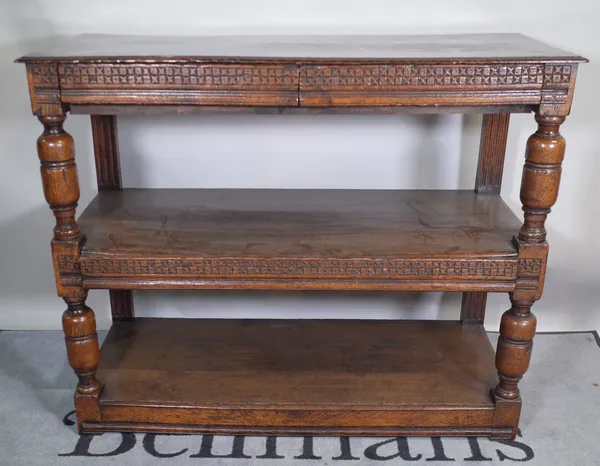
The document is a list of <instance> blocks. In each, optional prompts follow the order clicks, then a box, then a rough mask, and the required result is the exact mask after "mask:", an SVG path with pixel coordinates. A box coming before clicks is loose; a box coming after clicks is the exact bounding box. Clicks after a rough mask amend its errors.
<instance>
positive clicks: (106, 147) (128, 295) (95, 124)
mask: <svg viewBox="0 0 600 466" xmlns="http://www.w3.org/2000/svg"><path fill="white" fill-rule="evenodd" d="M90 119H91V125H92V140H93V141H94V160H95V162H96V179H97V181H98V191H120V190H122V189H123V183H122V178H121V159H120V156H119V137H118V133H117V116H116V115H92V116H91V118H90ZM109 295H110V310H111V314H112V319H113V322H114V321H130V320H134V317H135V314H134V307H133V292H132V291H131V290H109Z"/></svg>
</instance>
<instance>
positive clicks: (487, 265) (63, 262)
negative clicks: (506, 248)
mask: <svg viewBox="0 0 600 466" xmlns="http://www.w3.org/2000/svg"><path fill="white" fill-rule="evenodd" d="M538 262H539V264H538ZM58 267H59V271H60V272H61V274H62V273H64V274H70V273H74V272H75V271H77V270H78V268H80V271H81V274H82V275H83V276H136V275H139V276H187V277H190V276H191V277H244V278H252V277H270V276H272V277H281V276H284V277H302V278H328V277H338V278H339V277H347V278H369V279H370V278H402V277H410V278H413V279H415V278H428V277H436V278H445V277H448V278H460V279H474V280H478V279H479V280H482V279H483V280H485V279H495V278H498V279H501V280H513V279H516V277H517V271H518V269H519V270H522V271H523V272H525V273H527V274H528V275H531V274H534V273H535V271H536V270H540V267H541V261H538V260H535V259H534V260H531V259H528V260H522V261H519V262H517V260H515V259H457V260H448V259H432V260H422V259H265V258H260V259H236V258H231V259H224V258H185V259H183V258H160V259H158V258H157V259H145V258H96V257H86V256H83V257H81V259H80V260H79V261H78V260H77V258H74V257H71V256H60V257H58Z"/></svg>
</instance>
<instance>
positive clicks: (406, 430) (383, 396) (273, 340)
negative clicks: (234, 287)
mask: <svg viewBox="0 0 600 466" xmlns="http://www.w3.org/2000/svg"><path fill="white" fill-rule="evenodd" d="M98 378H99V380H100V381H101V382H102V383H103V384H104V388H103V390H102V392H101V394H100V397H99V403H100V418H101V422H87V421H84V422H83V430H84V431H85V432H89V433H93V432H104V431H151V432H171V433H192V432H198V433H200V432H206V433H209V432H211V433H246V434H252V433H254V434H321V435H323V434H332V435H333V434H335V435H489V436H495V437H510V435H511V431H512V428H513V427H514V426H513V425H512V422H516V421H514V420H511V421H510V422H511V425H505V423H503V422H502V419H504V418H506V416H502V415H499V412H498V410H499V408H500V407H501V406H499V405H498V404H497V403H495V401H494V399H493V397H492V395H491V392H490V390H491V389H492V388H493V387H494V386H495V384H496V382H497V375H496V370H495V366H494V351H493V349H492V347H491V345H490V342H489V340H488V337H487V335H486V334H485V331H484V330H483V327H482V326H481V325H466V324H465V325H463V324H461V323H460V322H444V321H373V320H371V321H365V320H360V321H358V320H352V321H349V320H230V319H227V320H225V319H216V320H215V319H211V320H190V319H166V318H165V319H149V318H148V319H144V318H141V319H136V320H135V321H132V322H116V323H115V324H114V325H113V327H112V329H111V330H110V332H109V335H108V336H107V338H106V341H105V342H104V345H103V347H102V355H101V364H100V368H99V370H98ZM518 404H519V406H520V400H519V401H518ZM513 412H514V410H513ZM517 412H518V411H517ZM500 414H501V413H500ZM517 417H518V416H517Z"/></svg>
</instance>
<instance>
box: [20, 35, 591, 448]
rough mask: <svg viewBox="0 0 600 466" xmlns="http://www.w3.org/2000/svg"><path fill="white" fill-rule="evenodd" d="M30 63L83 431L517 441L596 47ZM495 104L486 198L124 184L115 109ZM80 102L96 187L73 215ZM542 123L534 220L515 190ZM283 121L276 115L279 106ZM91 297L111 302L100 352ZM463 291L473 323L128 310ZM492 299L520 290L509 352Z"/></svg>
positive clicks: (233, 51) (350, 46) (160, 51)
mask: <svg viewBox="0 0 600 466" xmlns="http://www.w3.org/2000/svg"><path fill="white" fill-rule="evenodd" d="M44 48H45V50H42V51H40V52H38V53H32V54H29V55H26V56H24V57H22V58H20V59H19V60H18V61H19V62H22V63H25V64H26V66H27V78H28V82H29V91H30V95H31V105H32V110H33V113H34V114H35V115H36V116H37V117H38V118H39V120H40V121H41V123H42V124H43V126H44V132H43V134H42V135H41V136H40V137H39V139H38V142H37V147H38V154H39V158H40V160H41V172H42V182H43V187H44V194H45V197H46V201H47V202H48V204H49V205H50V208H51V209H52V210H53V212H54V215H55V217H56V225H55V227H54V239H53V240H52V256H53V261H54V271H55V275H56V284H57V288H58V295H59V296H60V297H62V298H63V299H64V300H65V301H66V303H67V306H68V308H67V310H66V311H65V313H64V315H63V326H64V332H65V338H66V344H67V353H68V358H69V362H70V364H71V366H72V367H73V369H74V371H75V373H76V374H77V376H78V378H79V382H78V384H77V390H76V393H75V407H76V411H77V422H78V426H79V430H80V432H84V433H101V432H106V431H146V432H168V433H194V432H198V433H203V432H206V433H249V434H252V433H255V434H320V435H323V434H335V435H427V436H429V435H485V436H492V437H508V438H510V437H512V438H514V436H515V435H516V432H517V426H518V420H519V414H520V411H521V397H520V394H519V389H518V387H517V385H518V382H519V380H520V379H521V377H522V376H523V374H524V373H525V371H526V370H527V367H528V365H529V359H530V354H531V348H532V339H533V336H534V333H535V326H536V320H535V317H534V315H533V314H532V313H531V306H532V304H533V303H534V302H535V301H536V300H538V299H539V298H540V296H541V294H542V288H543V283H544V274H545V270H546V258H547V255H548V243H547V242H546V230H545V228H544V223H545V220H546V216H547V215H548V213H549V212H550V208H551V207H552V205H553V204H554V203H555V201H556V197H557V193H558V185H559V181H560V174H561V163H562V160H563V156H564V152H565V140H564V139H563V137H562V136H561V135H560V133H559V128H560V125H561V124H562V123H563V122H564V121H565V117H566V116H567V115H568V113H569V111H570V107H571V102H572V99H573V92H574V87H575V77H576V74H577V68H578V64H579V63H583V62H585V61H586V60H585V59H584V58H582V57H580V56H577V55H574V54H571V53H568V52H564V51H562V50H558V49H555V48H552V47H549V46H546V45H544V44H541V43H539V42H537V41H535V40H533V39H530V38H527V37H525V36H522V35H519V34H489V35H484V34H475V35H450V36H356V37H340V36H313V37H298V36H288V37H273V36H247V37H242V36H239V37H204V38H174V37H161V38H158V37H156V38H153V37H135V36H102V35H99V36H95V35H84V36H80V37H67V38H58V39H56V40H55V41H48V42H47V43H46V44H45V46H44ZM292 110H293V111H298V112H301V111H306V112H310V111H317V112H322V111H334V112H341V113H344V112H362V111H367V112H377V111H379V112H403V111H410V112H457V113H465V112H479V113H483V114H484V118H483V129H482V138H481V147H480V154H479V164H478V168H477V179H476V184H475V189H474V191H422V190H405V191H403V190H398V191H385V190H382V191H361V190H224V189H223V190H220V189H168V190H167V189H165V190H159V189H123V187H122V184H121V174H120V166H119V150H118V142H117V116H118V115H122V114H137V113H142V114H158V113H164V112H171V113H186V112H196V111H247V112H257V111H260V112H269V111H270V112H273V113H280V112H283V111H292ZM68 112H71V113H73V114H90V115H91V122H92V133H93V140H94V152H95V159H96V169H97V176H98V189H99V193H98V195H97V196H96V198H95V199H94V200H93V201H92V203H91V204H90V205H89V206H88V207H87V208H86V209H84V211H83V213H82V215H81V216H80V218H79V220H77V219H76V207H77V202H78V200H79V184H78V179H77V168H76V166H75V150H74V144H73V139H72V137H71V136H70V135H69V134H68V133H66V132H65V131H64V129H63V123H64V121H65V118H66V115H67V113H68ZM515 112H521V113H523V112H533V113H535V120H536V121H537V125H538V127H537V131H536V132H535V134H533V135H532V136H531V137H530V138H529V140H528V142H527V148H526V152H525V166H524V169H523V179H522V186H521V201H522V204H523V211H524V220H521V219H520V218H519V217H518V216H516V215H515V214H514V213H513V212H512V211H511V210H510V209H509V208H508V207H507V205H506V204H505V203H504V202H503V200H502V199H501V198H500V185H501V180H502V168H503V164H504V152H505V148H506V139H507V133H508V125H509V115H510V113H515ZM274 118H275V117H274ZM89 289H108V290H110V297H111V306H112V314H113V321H114V322H113V326H112V328H111V330H110V332H109V335H108V337H107V339H106V341H105V343H104V345H103V347H102V350H100V348H99V345H98V339H97V336H96V325H95V320H94V313H93V311H92V310H91V309H90V308H89V307H87V306H86V305H85V300H86V296H87V293H88V290H89ZM145 289H173V290H174V289H194V290H202V289H255V290H258V289H260V290H372V291H377V290H387V291H392V290H393V291H405V290H413V291H432V290H433V291H455V292H463V304H462V312H461V317H460V320H457V321H446V322H442V321H385V322H382V321H369V320H350V321H333V320H235V319H232V320H227V319H212V320H183V319H166V318H165V319H150V318H137V319H136V318H134V312H133V300H132V290H145ZM488 292H507V293H509V295H510V300H511V302H512V307H511V308H510V310H508V311H507V312H506V313H505V314H504V316H503V317H502V323H501V327H500V339H499V342H498V348H497V350H496V352H495V355H494V351H493V348H492V347H491V345H490V343H489V341H488V339H487V337H486V334H485V332H484V329H483V319H484V313H485V303H486V296H487V293H488Z"/></svg>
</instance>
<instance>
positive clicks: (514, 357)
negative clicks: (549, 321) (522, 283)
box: [494, 298, 536, 400]
mask: <svg viewBox="0 0 600 466" xmlns="http://www.w3.org/2000/svg"><path fill="white" fill-rule="evenodd" d="M511 301H512V307H511V308H510V309H509V310H508V311H506V312H505V313H504V315H503V316H502V321H501V323H500V338H499V340H498V349H497V351H496V369H498V376H499V378H500V382H499V383H498V385H497V386H496V388H495V390H494V393H495V394H496V396H498V397H500V398H503V399H505V400H515V399H517V398H519V388H518V386H517V385H518V383H519V381H520V380H521V378H522V377H523V374H525V372H526V371H527V369H528V368H529V361H530V359H531V349H532V347H533V336H534V335H535V327H536V318H535V316H534V315H533V314H532V313H531V305H532V304H533V301H517V300H514V299H512V298H511Z"/></svg>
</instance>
